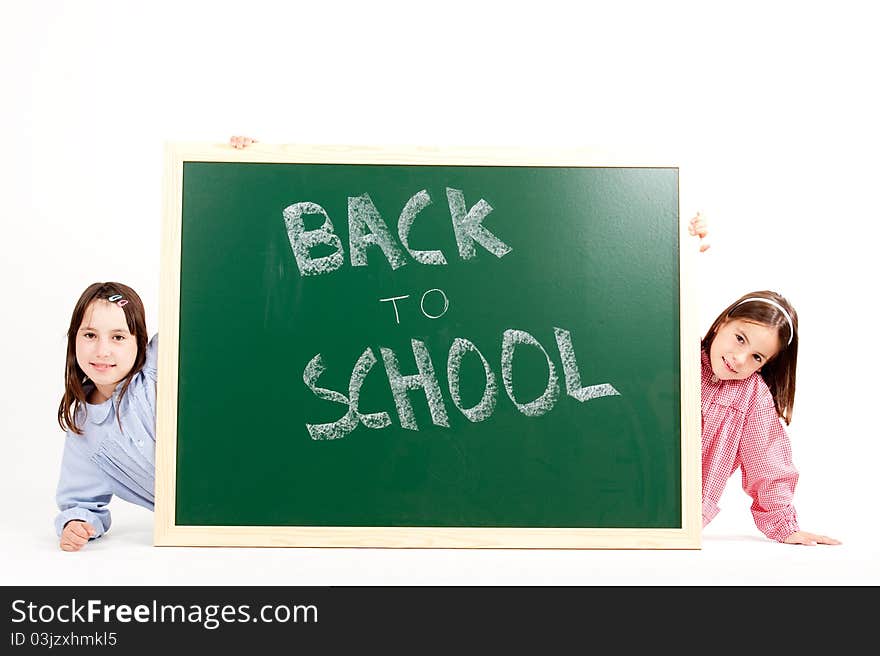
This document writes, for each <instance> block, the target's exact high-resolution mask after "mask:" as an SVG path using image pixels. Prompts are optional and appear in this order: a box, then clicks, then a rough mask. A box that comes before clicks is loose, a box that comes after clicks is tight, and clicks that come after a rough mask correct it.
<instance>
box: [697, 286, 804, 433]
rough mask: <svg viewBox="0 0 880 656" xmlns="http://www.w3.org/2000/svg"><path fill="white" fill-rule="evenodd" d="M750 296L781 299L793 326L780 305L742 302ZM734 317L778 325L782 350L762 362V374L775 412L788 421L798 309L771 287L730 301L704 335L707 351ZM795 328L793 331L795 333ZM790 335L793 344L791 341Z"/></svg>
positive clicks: (796, 343)
mask: <svg viewBox="0 0 880 656" xmlns="http://www.w3.org/2000/svg"><path fill="white" fill-rule="evenodd" d="M749 298H764V299H767V300H769V301H773V302H775V303H778V304H779V305H781V306H782V307H784V308H785V311H786V312H788V314H789V316H790V317H791V324H792V325H791V326H789V325H788V319H786V318H785V315H784V314H783V313H782V312H780V311H779V308H777V307H775V306H773V305H771V304H770V303H763V302H761V301H757V302H755V301H750V302H747V303H743V301H745V300H746V299H749ZM732 319H741V320H743V321H750V322H752V323H759V324H763V325H765V326H769V327H771V328H776V330H777V331H778V333H779V353H777V354H776V355H774V356H773V357H772V358H770V359H769V360H767V361H766V362H765V363H764V364H763V365H762V366H761V370H760V373H761V378H763V379H764V382H765V383H767V387H769V388H770V393H771V394H772V395H773V403H774V404H775V405H776V413H777V414H778V415H779V416H780V417H782V420H783V421H784V422H785V423H786V425H788V424H790V423H791V413H792V409H793V408H794V389H795V373H796V370H797V352H798V317H797V312H795V310H794V308H793V307H792V306H791V303H789V302H788V300H787V299H785V297H783V296H781V295H779V294H777V293H776V292H771V291H768V290H762V291H756V292H749V293H748V294H744V295H743V296H741V297H740V298H738V299H737V300H736V301H734V302H733V303H731V304H730V305H729V306H728V307H727V309H726V310H724V311H723V312H722V313H721V314H719V315H718V318H717V319H715V321H714V323H713V324H712V325H711V327H710V328H709V331H708V332H707V333H706V336H705V337H703V341H702V346H703V350H704V351H705V352H706V353H709V349H710V348H711V347H712V342H713V341H714V340H715V335H716V334H718V329H719V328H721V326H722V324H724V323H726V322H727V321H730V320H732ZM792 328H794V332H793V333H792ZM789 338H791V344H789V343H788V340H789Z"/></svg>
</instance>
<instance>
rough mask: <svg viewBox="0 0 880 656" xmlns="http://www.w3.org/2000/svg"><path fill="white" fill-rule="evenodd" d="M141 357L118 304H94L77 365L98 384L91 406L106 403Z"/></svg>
mask: <svg viewBox="0 0 880 656" xmlns="http://www.w3.org/2000/svg"><path fill="white" fill-rule="evenodd" d="M136 357H137V340H135V337H134V335H132V334H131V333H130V332H129V330H128V324H127V323H126V321H125V312H124V311H123V310H122V308H121V307H119V306H118V305H116V304H115V303H109V302H107V301H104V300H96V301H92V303H90V304H89V306H88V307H87V308H86V311H85V314H83V319H82V323H81V324H80V327H79V330H77V333H76V362H77V364H78V365H79V367H80V369H82V370H83V372H85V374H86V376H88V377H89V378H90V379H91V381H92V382H93V383H94V384H95V393H93V394H92V396H91V397H90V398H89V402H90V403H100V402H102V401H106V400H107V399H109V398H110V397H111V396H112V395H113V390H115V389H116V385H117V383H119V381H121V380H122V379H123V378H125V377H126V376H127V375H128V373H129V372H130V371H131V368H132V366H134V361H135V358H136Z"/></svg>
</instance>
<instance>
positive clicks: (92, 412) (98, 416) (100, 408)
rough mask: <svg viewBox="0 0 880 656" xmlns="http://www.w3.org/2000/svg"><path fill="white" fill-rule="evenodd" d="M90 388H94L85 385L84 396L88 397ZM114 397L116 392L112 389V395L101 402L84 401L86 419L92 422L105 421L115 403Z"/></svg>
mask: <svg viewBox="0 0 880 656" xmlns="http://www.w3.org/2000/svg"><path fill="white" fill-rule="evenodd" d="M92 389H94V388H93V387H91V386H87V387H86V390H85V391H86V398H88V395H89V394H90V393H91V391H92ZM116 397H117V392H116V391H114V392H113V396H112V397H110V398H109V399H107V400H106V401H104V402H103V403H98V404H94V405H93V404H91V403H86V404H85V411H86V420H87V421H88V422H89V423H92V424H103V423H104V422H105V421H107V417H109V416H110V413H111V411H112V410H113V406H114V405H115V403H116Z"/></svg>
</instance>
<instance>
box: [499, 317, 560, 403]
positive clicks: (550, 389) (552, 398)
mask: <svg viewBox="0 0 880 656" xmlns="http://www.w3.org/2000/svg"><path fill="white" fill-rule="evenodd" d="M517 344H531V345H532V346H537V347H538V348H539V349H541V352H542V353H543V354H544V357H545V358H547V366H548V367H549V368H550V372H549V375H548V376H547V389H545V390H544V393H543V394H541V396H539V397H538V398H537V399H535V400H534V401H531V402H530V403H518V402H517V400H516V399H515V398H514V396H513V350H514V348H516V345H517ZM501 378H502V379H503V380H504V389H506V390H507V396H509V397H510V400H511V401H513V404H514V405H515V406H516V407H517V409H518V410H519V411H520V412H521V413H523V414H524V415H525V416H527V417H540V416H541V415H544V414H547V413H548V412H550V411H551V410H552V409H553V406H554V405H556V399H558V398H559V379H558V378H557V377H556V367H554V366H553V361H552V360H550V356H549V355H547V351H545V350H544V347H543V346H541V342H539V341H538V340H537V339H535V338H534V337H532V336H531V335H530V334H529V333H527V332H526V331H524V330H505V331H504V339H503V341H502V344H501Z"/></svg>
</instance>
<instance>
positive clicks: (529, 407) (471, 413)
mask: <svg viewBox="0 0 880 656" xmlns="http://www.w3.org/2000/svg"><path fill="white" fill-rule="evenodd" d="M553 331H554V334H555V337H556V346H557V348H558V349H559V356H560V359H561V361H562V370H563V372H564V374H565V390H566V393H567V394H568V395H569V396H571V397H572V398H574V399H577V400H578V401H580V402H582V403H583V402H584V401H589V400H591V399H597V398H601V397H603V396H616V395H620V392H618V391H617V390H616V389H614V387H613V386H612V385H610V384H608V383H601V384H598V385H589V386H586V387H583V386H581V374H580V369H579V368H578V364H577V359H576V358H575V354H574V347H573V346H572V343H571V333H570V332H569V331H567V330H563V329H562V328H554V329H553ZM410 341H411V344H412V353H413V358H414V359H415V364H416V367H417V368H418V371H419V373H418V374H413V375H409V376H405V375H403V374H402V373H401V372H400V364H399V362H398V359H397V355H396V354H395V353H394V351H393V350H391V349H389V348H384V347H381V348H380V349H379V351H380V352H381V354H382V361H383V363H384V365H385V372H386V374H387V376H388V383H389V386H390V388H391V394H392V396H393V397H394V404H395V406H396V407H397V416H398V418H399V420H400V425H401V426H402V427H403V428H406V429H409V430H418V429H419V427H418V424H417V423H416V419H415V413H414V412H413V408H412V404H411V403H410V399H409V395H408V393H409V391H410V390H415V389H421V390H422V391H423V392H424V393H425V397H426V399H427V402H428V409H429V410H430V413H431V421H432V422H433V423H434V425H436V426H444V427H447V428H448V427H449V417H448V416H447V414H446V406H445V405H444V402H443V394H442V392H441V390H440V384H439V383H438V381H437V376H436V374H435V373H434V365H433V363H432V362H431V357H430V354H429V353H428V349H427V346H426V345H425V343H424V342H422V341H420V340H417V339H412V340H410ZM520 344H522V345H529V346H533V347H536V348H538V349H540V350H541V352H542V353H543V354H544V357H545V358H546V359H547V367H548V376H547V387H546V389H545V390H544V392H543V394H541V396H539V397H538V398H536V399H535V400H533V401H529V402H528V403H520V402H519V401H517V399H516V397H515V396H514V390H513V353H514V349H515V348H516V346H517V345H520ZM468 352H470V353H473V354H475V355H476V356H477V357H479V358H480V360H481V361H482V364H483V371H484V373H485V376H486V380H485V388H484V392H483V397H482V399H481V400H480V402H479V403H477V404H476V405H474V406H473V407H470V408H465V407H464V406H463V405H462V399H461V380H460V371H461V362H462V359H463V358H464V356H465V354H467V353H468ZM376 362H377V358H376V355H375V353H374V352H373V349H372V348H369V347H368V348H367V349H366V350H364V352H363V353H361V355H360V357H359V358H358V360H357V362H356V363H355V365H354V368H353V369H352V372H351V378H350V379H349V385H348V396H345V395H344V394H342V393H341V392H337V391H335V390H331V389H326V388H323V387H319V386H318V379H319V378H320V376H321V374H322V373H323V372H324V371H325V370H326V368H325V366H324V363H323V359H322V357H321V354H320V353H318V354H317V355H315V356H314V357H313V358H312V359H311V360H310V361H309V363H308V364H307V365H306V367H305V370H304V371H303V382H304V383H305V384H306V385H307V386H308V388H309V389H310V390H311V391H312V392H313V393H314V394H315V396H317V397H318V398H320V399H324V400H326V401H333V402H334V403H340V404H342V405H345V406H348V411H347V412H346V413H345V415H343V416H342V417H340V418H339V419H337V420H336V421H334V422H330V423H325V424H306V428H307V429H308V431H309V435H310V436H311V437H312V439H313V440H335V439H339V438H342V437H346V436H347V435H349V434H350V433H351V432H352V431H354V430H355V429H356V428H357V427H358V426H359V425H361V424H363V425H364V426H366V427H367V428H373V429H380V428H385V427H387V426H389V425H391V417H390V416H389V414H388V413H387V412H373V413H361V412H360V410H359V409H358V400H359V396H360V390H361V387H362V385H363V384H364V381H365V380H366V378H367V375H368V374H369V373H370V370H371V369H372V368H373V365H374V364H376ZM446 371H447V380H448V382H449V394H450V396H451V397H452V402H453V403H454V404H455V407H456V408H458V410H459V411H460V412H461V413H462V414H463V415H464V416H465V417H466V418H467V419H468V420H469V421H471V422H475V423H476V422H480V421H483V420H485V419H488V418H489V417H490V416H492V413H493V412H494V411H495V403H496V399H497V396H498V384H497V383H496V377H495V372H494V371H493V370H492V368H491V366H490V365H489V363H488V361H487V360H486V358H485V357H483V354H482V353H481V352H480V350H479V349H478V348H477V346H476V345H475V344H474V343H473V342H471V341H469V340H467V339H464V338H461V337H456V338H455V340H454V341H453V342H452V345H451V346H450V347H449V354H448V356H447V360H446ZM501 379H502V381H503V383H504V389H505V391H506V392H507V396H508V398H510V400H511V401H512V402H513V404H514V406H516V408H517V410H519V411H520V412H521V413H522V414H524V415H526V416H527V417H540V416H541V415H544V414H546V413H548V412H550V410H552V409H553V406H554V405H555V404H556V401H557V400H558V399H559V379H558V377H557V374H556V367H555V365H554V364H553V361H552V360H551V359H550V356H549V355H548V354H547V351H546V350H545V349H544V347H543V346H542V345H541V343H540V342H539V341H538V340H537V339H536V338H535V337H534V336H532V335H531V334H529V333H527V332H526V331H524V330H505V331H504V336H503V339H502V346H501Z"/></svg>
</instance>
